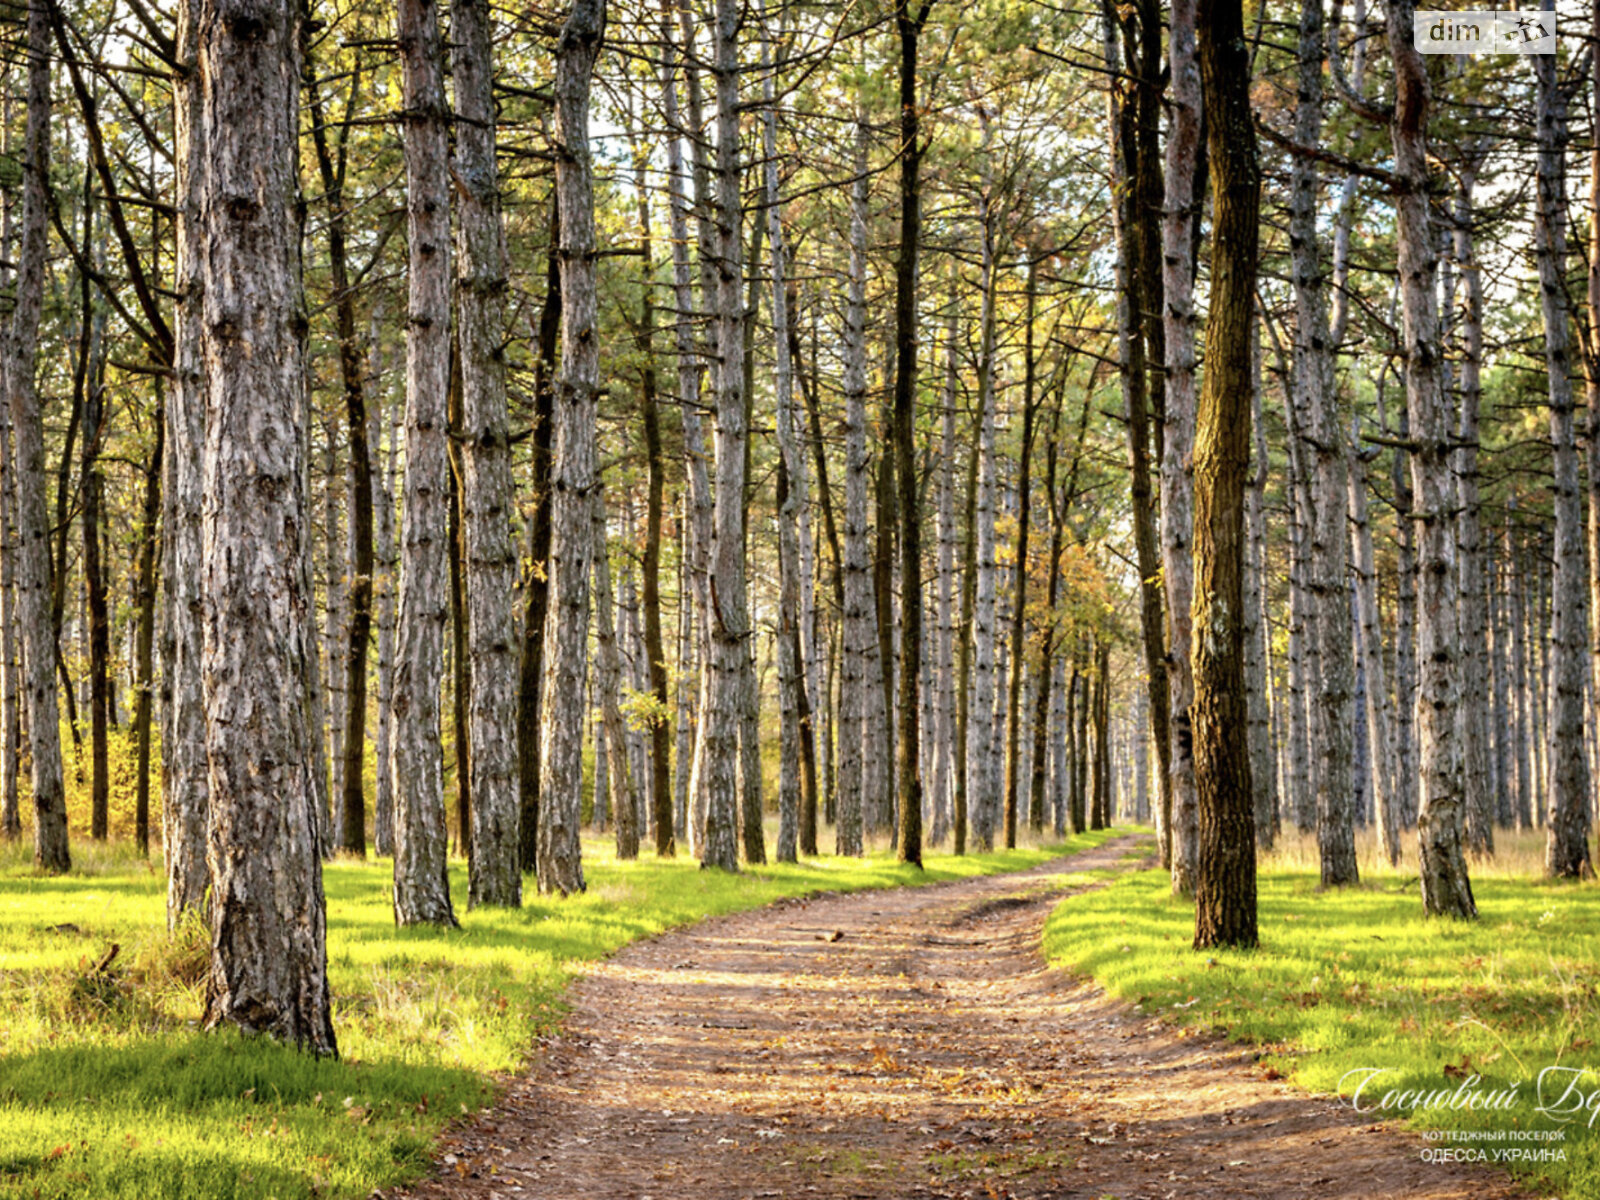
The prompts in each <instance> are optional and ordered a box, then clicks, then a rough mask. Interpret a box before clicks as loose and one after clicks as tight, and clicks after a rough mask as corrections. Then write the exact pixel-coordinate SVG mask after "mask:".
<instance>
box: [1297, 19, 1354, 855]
mask: <svg viewBox="0 0 1600 1200" xmlns="http://www.w3.org/2000/svg"><path fill="white" fill-rule="evenodd" d="M1325 55H1326V47H1325V44H1324V25H1323V12H1322V0H1305V3H1304V4H1302V6H1301V9H1300V32H1299V55H1298V58H1299V75H1298V78H1299V83H1298V95H1297V104H1296V107H1295V140H1296V141H1297V142H1299V143H1300V144H1301V145H1305V146H1316V145H1319V144H1320V143H1321V139H1322V71H1323V59H1324V57H1325ZM1318 192H1319V183H1318V177H1317V165H1316V162H1315V161H1314V160H1313V159H1311V158H1309V157H1307V156H1305V155H1296V156H1295V160H1294V167H1293V177H1292V184H1291V191H1290V200H1289V245H1290V254H1291V268H1292V272H1293V278H1294V295H1295V339H1294V404H1295V407H1296V408H1297V409H1298V410H1299V412H1300V413H1302V414H1303V415H1304V420H1305V428H1304V435H1303V436H1302V439H1301V445H1302V450H1301V453H1302V455H1307V453H1308V452H1309V457H1310V459H1311V462H1310V463H1309V464H1308V466H1309V467H1310V479H1309V483H1310V486H1311V505H1310V507H1311V512H1312V527H1311V563H1310V567H1311V570H1310V582H1311V603H1312V605H1313V608H1314V628H1315V630H1316V639H1317V666H1318V676H1317V677H1318V683H1319V685H1320V686H1319V688H1318V690H1317V692H1316V702H1315V704H1313V705H1312V706H1311V711H1312V713H1313V714H1314V720H1313V722H1312V732H1313V742H1314V745H1315V747H1316V753H1317V758H1318V761H1317V770H1316V797H1317V849H1318V856H1319V858H1320V861H1321V867H1322V885H1323V886H1324V887H1338V886H1343V885H1345V884H1350V883H1355V882H1356V881H1357V878H1358V872H1357V867H1356V847H1355V812H1354V803H1353V800H1352V795H1353V788H1352V785H1353V782H1354V779H1353V775H1352V771H1351V758H1352V735H1353V732H1354V729H1355V712H1354V707H1353V703H1352V701H1353V696H1354V692H1355V662H1354V656H1353V654H1352V647H1351V639H1350V583H1349V547H1350V533H1349V529H1348V522H1349V514H1348V506H1349V501H1348V497H1349V487H1350V472H1349V468H1348V466H1347V465H1346V462H1345V437H1344V431H1343V429H1342V428H1341V427H1340V423H1339V418H1338V405H1337V398H1336V396H1335V394H1334V389H1333V370H1332V355H1331V352H1330V347H1329V344H1328V337H1329V331H1328V297H1327V291H1326V288H1325V277H1324V272H1323V263H1322V247H1321V239H1320V238H1319V237H1318V235H1317V206H1318Z"/></svg>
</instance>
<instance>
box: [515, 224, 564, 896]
mask: <svg viewBox="0 0 1600 1200" xmlns="http://www.w3.org/2000/svg"><path fill="white" fill-rule="evenodd" d="M560 243H561V203H560V200H559V198H552V200H551V202H550V236H549V244H548V245H547V246H546V249H545V280H544V304H543V305H542V306H541V308H540V310H539V326H538V337H537V350H538V357H537V358H536V359H535V361H534V384H533V429H532V430H531V431H530V437H529V439H528V441H529V450H530V453H529V455H528V490H529V491H530V492H531V493H532V495H531V499H532V502H533V511H532V512H531V513H530V515H529V519H528V559H529V562H530V564H531V570H530V571H529V572H528V576H527V580H526V581H525V583H524V585H523V586H524V593H525V594H524V599H523V605H522V656H521V661H520V662H519V664H518V680H517V775H518V797H519V798H518V814H517V824H518V827H519V833H518V839H517V840H518V844H519V850H518V855H517V857H518V858H519V859H520V860H521V865H522V870H523V871H524V872H528V871H536V870H537V869H538V865H539V774H540V771H539V737H540V733H539V688H540V687H541V686H542V685H543V682H544V634H545V619H546V617H547V616H548V614H549V611H550V573H549V567H550V507H551V497H550V456H551V451H552V449H553V438H554V437H555V373H556V340H557V337H558V335H559V333H560V330H561V256H560V253H559V248H560Z"/></svg>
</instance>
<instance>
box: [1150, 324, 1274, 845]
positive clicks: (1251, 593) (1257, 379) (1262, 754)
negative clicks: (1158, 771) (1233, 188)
mask: <svg viewBox="0 0 1600 1200" xmlns="http://www.w3.org/2000/svg"><path fill="white" fill-rule="evenodd" d="M1253 322H1254V328H1253V330H1252V333H1251V337H1250V350H1251V367H1250V369H1251V388H1250V427H1251V429H1252V430H1253V432H1254V435H1255V461H1254V463H1253V469H1252V471H1251V474H1250V481H1249V486H1248V488H1247V490H1246V491H1245V496H1244V525H1245V538H1246V539H1247V540H1246V546H1245V577H1244V624H1245V630H1244V637H1245V643H1244V670H1245V687H1246V688H1247V690H1248V696H1247V697H1246V711H1247V712H1248V713H1249V720H1250V731H1249V742H1250V787H1251V790H1252V791H1253V793H1254V795H1255V819H1256V845H1257V846H1258V847H1259V848H1260V849H1262V850H1271V849H1272V846H1273V843H1274V841H1275V840H1276V838H1277V832H1278V829H1277V825H1278V773H1277V770H1276V769H1275V768H1276V761H1275V759H1276V755H1275V752H1274V747H1273V741H1272V701H1271V698H1270V697H1269V696H1268V694H1267V685H1268V676H1269V673H1270V672H1269V667H1268V653H1269V642H1270V640H1271V639H1270V635H1269V633H1268V630H1267V616H1266V613H1267V606H1266V586H1267V584H1266V580H1267V528H1266V527H1267V517H1266V490H1267V474H1268V470H1269V468H1270V467H1271V460H1270V456H1269V455H1268V452H1267V438H1266V431H1265V429H1264V428H1263V427H1262V420H1261V392H1262V385H1261V337H1260V324H1259V322H1260V315H1259V313H1258V314H1256V316H1255V317H1254V318H1253ZM1136 786H1139V785H1136ZM1141 790H1142V789H1141Z"/></svg>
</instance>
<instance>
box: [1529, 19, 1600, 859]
mask: <svg viewBox="0 0 1600 1200" xmlns="http://www.w3.org/2000/svg"><path fill="white" fill-rule="evenodd" d="M1540 7H1541V10H1542V11H1544V12H1553V11H1554V3H1553V0H1544V3H1543V4H1542V5H1541V6H1540ZM1533 70H1534V78H1535V79H1536V80H1537V82H1538V97H1539V108H1538V123H1537V129H1538V145H1539V157H1538V174H1537V199H1536V202H1535V205H1534V241H1535V246H1536V248H1537V257H1538V262H1539V293H1540V295H1539V299H1540V311H1541V313H1542V315H1543V317H1544V359H1545V373H1546V376H1547V378H1548V381H1549V396H1550V442H1551V444H1552V446H1553V448H1554V452H1555V461H1554V464H1553V466H1554V474H1555V487H1554V508H1555V578H1554V579H1553V580H1552V583H1551V603H1552V609H1553V613H1552V620H1551V623H1550V682H1551V685H1552V686H1551V690H1550V696H1551V713H1550V722H1549V735H1548V736H1549V743H1548V744H1549V747H1550V749H1549V756H1550V757H1549V772H1550V777H1549V783H1548V786H1549V792H1548V795H1547V805H1548V810H1547V811H1548V816H1549V824H1548V834H1547V842H1546V848H1545V870H1546V872H1548V873H1549V874H1550V875H1553V876H1572V877H1577V876H1586V875H1588V874H1589V873H1590V866H1589V825H1590V812H1589V766H1588V762H1587V760H1586V758H1585V757H1584V745H1583V738H1584V719H1583V685H1584V675H1585V661H1584V660H1585V658H1586V656H1587V647H1588V614H1587V612H1586V611H1585V606H1584V601H1585V598H1586V597H1585V592H1584V566H1583V494H1582V492H1581V491H1580V490H1579V487H1578V448H1577V440H1576V436H1575V430H1574V422H1573V395H1572V376H1571V370H1572V363H1571V361H1570V358H1571V344H1572V336H1571V330H1570V326H1569V314H1568V312H1567V291H1566V265H1567V228H1566V226H1567V183H1566V160H1565V155H1566V149H1567V141H1568V134H1567V100H1566V96H1565V94H1564V93H1563V92H1562V90H1561V85H1560V83H1559V81H1558V80H1557V77H1556V60H1555V56H1554V55H1552V54H1539V55H1534V56H1533ZM1592 252H1593V251H1592V250H1591V253H1592Z"/></svg>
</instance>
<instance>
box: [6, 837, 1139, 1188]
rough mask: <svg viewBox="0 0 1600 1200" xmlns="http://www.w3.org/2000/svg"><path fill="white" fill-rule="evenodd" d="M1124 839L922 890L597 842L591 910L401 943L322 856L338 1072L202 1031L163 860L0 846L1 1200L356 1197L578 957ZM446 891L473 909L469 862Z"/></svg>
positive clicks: (900, 871) (946, 872)
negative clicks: (58, 855) (816, 901)
mask: <svg viewBox="0 0 1600 1200" xmlns="http://www.w3.org/2000/svg"><path fill="white" fill-rule="evenodd" d="M1110 836H1115V835H1114V834H1113V833H1110V832H1102V833H1098V834H1091V835H1084V836H1082V837H1078V838H1074V839H1072V840H1071V841H1070V842H1068V843H1066V844H1065V845H1064V846H1061V845H1057V846H1050V847H1040V848H1029V849H1019V850H1014V851H1008V852H1004V853H997V854H990V855H982V856H977V855H971V856H966V857H963V858H956V857H954V856H953V855H948V854H930V855H929V856H928V858H927V870H926V871H925V872H923V873H921V874H918V873H917V872H915V871H914V870H912V869H910V868H907V867H903V866H901V865H899V864H898V863H896V862H894V860H893V856H892V855H891V854H889V852H888V851H887V850H878V851H875V852H874V853H872V854H870V855H868V856H867V857H865V858H861V859H840V858H833V857H824V858H817V859H810V860H807V861H806V862H805V863H802V864H799V865H793V866H770V867H762V868H757V869H753V870H749V871H746V872H744V873H742V874H739V875H726V874H723V873H720V872H702V871H700V870H699V869H698V865H697V864H696V863H695V862H693V861H692V860H689V859H687V858H686V857H680V858H678V859H676V860H672V861H666V862H661V861H657V860H655V859H653V858H646V859H643V860H641V861H639V862H632V863H624V862H618V861H616V858H615V855H614V854H613V853H612V852H611V850H610V849H609V848H608V846H607V845H606V844H605V842H604V841H603V840H602V839H598V838H596V839H593V840H589V841H586V843H585V846H584V859H585V871H586V874H587V877H588V881H589V891H588V892H587V893H586V894H585V895H583V896H580V897H576V898H573V899H571V900H566V901H559V900H546V899H542V898H539V897H537V896H530V897H529V899H528V902H527V903H526V904H525V905H524V907H523V908H521V909H519V910H514V911H502V910H493V909H479V910H475V911H473V912H465V911H463V910H458V915H459V916H460V918H461V922H462V928H460V929H458V930H432V929H407V930H399V929H396V928H395V927H394V923H393V919H392V915H391V906H390V905H391V901H390V880H391V874H390V866H389V863H388V861H387V860H384V861H382V862H377V861H370V862H364V863H363V862H351V861H348V860H341V861H338V862H334V863H330V864H328V865H327V866H326V867H325V868H324V879H325V887H326V891H327V897H328V959H329V974H330V978H331V983H332V988H333V994H334V1001H335V1018H334V1025H335V1030H336V1033H337V1036H338V1040H339V1047H340V1050H341V1052H342V1054H343V1058H342V1059H341V1060H340V1061H338V1062H325V1061H318V1060H316V1059H313V1058H310V1057H307V1056H305V1055H302V1054H298V1053H296V1052H294V1051H292V1050H286V1049H284V1048H282V1047H279V1046H276V1045H274V1044H272V1043H269V1042H266V1041H264V1040H260V1039H245V1038H241V1037H238V1036H236V1035H234V1034H231V1033H217V1034H203V1033H201V1032H200V1031H199V1030H198V1029H197V1028H196V1024H195V1023H196V1019H197V1018H198V1016H199V1015H200V1011H201V1007H202V1001H203V989H204V979H205V968H206V958H207V953H208V951H207V944H208V943H207V937H206V933H205V931H204V930H203V929H200V928H192V929H186V930H183V931H180V934H179V935H178V936H177V937H176V938H173V939H169V938H168V937H167V935H166V932H165V928H164V924H165V899H164V891H163V887H164V881H163V878H162V876H161V874H160V868H159V866H158V865H157V866H155V867H152V866H151V865H150V864H147V863H146V862H144V860H142V859H139V858H137V857H136V856H134V855H132V854H131V853H129V851H128V850H127V848H126V847H122V846H118V845H116V844H114V843H113V844H111V845H109V846H95V845H92V844H84V843H78V844H75V845H74V846H73V861H74V863H75V864H76V866H75V869H74V871H73V873H71V874H69V875H66V876H63V877H46V876H41V875H39V874H38V873H36V872H35V871H34V870H33V868H32V866H31V864H30V862H29V859H28V851H27V847H26V844H24V845H23V846H20V847H18V846H12V847H5V848H0V1196H5V1197H11V1196H17V1197H23V1196H26V1197H30V1198H31V1197H38V1198H40V1200H49V1198H53V1197H59V1198H62V1200H65V1198H67V1197H73V1198H78V1197H83V1196H95V1197H104V1198H127V1200H157V1198H167V1197H170V1198H172V1200H179V1198H182V1197H193V1196H206V1197H213V1198H219V1200H221V1198H239V1200H244V1198H256V1197H261V1198H264V1197H276V1198H277V1200H290V1198H291V1197H311V1196H316V1197H341V1196H343V1197H358V1196H366V1195H367V1194H368V1193H370V1192H371V1191H372V1190H373V1189H374V1188H378V1187H388V1186H390V1185H393V1184H395V1183H398V1182H401V1181H403V1180H405V1179H408V1178H413V1177H415V1176H417V1175H418V1174H420V1173H421V1172H422V1171H423V1170H424V1169H425V1168H426V1166H427V1163H428V1159H429V1149H430V1147H431V1146H432V1144H433V1142H434V1140H435V1139H436V1137H437V1136H438V1134H439V1132H440V1129H441V1128H442V1127H443V1125H444V1124H445V1123H446V1122H447V1121H449V1120H451V1119H453V1118H458V1117H460V1116H462V1115H463V1114H465V1113H469V1112H472V1111H474V1110H476V1109H478V1108H480V1107H482V1106H483V1105H485V1104H487V1103H489V1102H490V1101H491V1100H492V1099H493V1097H494V1095H495V1092H496V1079H497V1076H500V1075H502V1074H503V1073H505V1072H509V1071H513V1070H515V1069H516V1068H517V1067H519V1066H520V1065H521V1064H522V1063H523V1061H524V1060H525V1058H526V1056H527V1054H528V1052H529V1049H530V1047H531V1045H532V1044H533V1041H534V1039H535V1038H536V1037H537V1036H538V1035H540V1034H543V1033H548V1032H550V1031H551V1030H552V1029H553V1028H554V1027H555V1025H556V1024H557V1023H558V1021H559V1020H560V1017H561V1014H562V1011H563V1009H562V1002H561V996H562V991H563V989H564V988H565V986H566V984H567V983H568V982H569V981H570V980H571V979H572V978H573V976H574V974H576V973H577V972H579V971H581V969H582V964H583V963H585V962H588V961H593V960H595V959H598V958H601V957H604V956H605V955H608V954H610V953H612V952H614V951H615V950H617V949H619V948H620V947H622V946H624V945H626V944H627V943H629V942H631V941H633V940H634V939H636V938H639V937H644V936H648V935H650V934H653V933H657V932H660V931H662V930H665V929H669V928H672V927H674V926H679V925H684V924H687V923H689V922H692V921H694V920H697V919H699V918H700V917H704V916H708V915H715V914H718V913H727V912H733V911H737V910H741V909H748V908H754V907H757V906H759V905H761V904H765V903H767V902H769V901H771V900H775V899H778V898H780V897H787V896H796V895H802V894H806V893H812V892H818V891H830V890H837V891H849V890H858V889H863V888H884V887H896V886H902V885H906V884H912V883H919V882H934V881H938V880H945V879H956V878H962V877H966V876H973V875H982V874H993V873H996V872H1001V871H1009V870H1018V869H1021V868H1025V867H1030V866H1034V865H1036V864H1038V863H1042V862H1045V861H1048V860H1049V859H1051V858H1053V857H1055V856H1056V855H1057V854H1060V853H1062V852H1064V851H1068V850H1081V849H1086V848H1088V847H1090V846H1093V845H1098V844H1099V843H1100V842H1102V841H1104V840H1105V839H1106V838H1107V837H1110ZM451 884H452V888H453V894H454V895H455V897H456V900H457V903H458V904H460V905H463V906H464V904H465V899H466V874H465V868H464V866H463V865H462V864H459V863H457V864H454V865H453V866H452V871H451ZM113 944H116V945H118V946H119V947H120V952H119V953H118V954H117V955H116V956H115V957H113V958H111V959H109V960H107V958H106V955H107V951H108V948H109V947H110V946H111V945H113Z"/></svg>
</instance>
